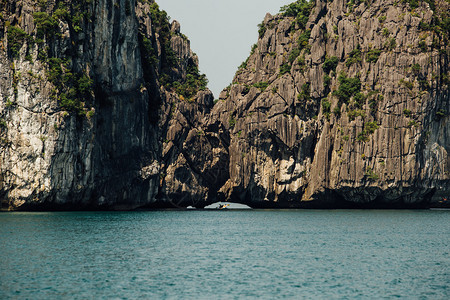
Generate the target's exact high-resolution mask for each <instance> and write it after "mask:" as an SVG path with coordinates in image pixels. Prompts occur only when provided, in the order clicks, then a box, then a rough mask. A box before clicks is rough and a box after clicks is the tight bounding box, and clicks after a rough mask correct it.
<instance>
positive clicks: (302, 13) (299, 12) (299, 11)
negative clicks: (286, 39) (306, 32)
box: [280, 0, 314, 29]
mask: <svg viewBox="0 0 450 300" xmlns="http://www.w3.org/2000/svg"><path fill="white" fill-rule="evenodd" d="M313 7H314V2H313V1H307V0H297V1H295V2H294V3H291V4H288V5H285V6H283V7H281V9H280V12H281V13H282V15H283V16H285V17H295V20H296V22H297V24H298V25H299V27H300V28H301V29H305V27H306V23H307V22H308V19H309V15H310V14H311V10H312V8H313Z"/></svg>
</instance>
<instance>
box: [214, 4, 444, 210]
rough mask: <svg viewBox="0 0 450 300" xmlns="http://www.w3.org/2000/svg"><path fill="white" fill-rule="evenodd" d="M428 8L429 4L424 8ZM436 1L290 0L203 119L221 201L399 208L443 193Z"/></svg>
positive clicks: (440, 27) (440, 29)
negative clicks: (219, 169)
mask: <svg viewBox="0 0 450 300" xmlns="http://www.w3.org/2000/svg"><path fill="white" fill-rule="evenodd" d="M430 5H431V6H430ZM448 18H449V2H448V1H441V0H438V1H394V0H383V1H347V0H334V1H312V2H311V3H308V2H307V1H297V2H295V3H293V4H291V5H288V6H286V7H284V8H283V9H282V12H281V13H280V14H278V15H275V16H272V15H270V14H268V15H267V16H266V17H265V19H264V21H263V23H261V24H260V25H259V28H260V29H259V40H258V42H257V44H255V45H254V46H253V48H252V51H251V55H250V56H249V58H248V59H247V60H246V61H245V62H244V63H243V64H242V65H241V67H240V68H239V70H238V72H237V73H236V75H235V77H234V79H233V82H232V84H231V85H230V86H229V87H228V88H227V89H225V90H224V91H223V92H222V93H221V95H220V101H219V102H218V103H217V104H216V106H215V107H214V109H213V110H212V112H211V115H210V116H208V120H207V121H206V125H205V126H206V128H208V129H206V130H207V131H208V130H209V131H214V130H215V128H217V127H218V126H223V127H224V128H225V129H226V132H227V135H229V140H230V143H229V146H227V147H226V151H227V152H229V179H228V181H227V182H226V184H224V185H223V186H222V187H221V189H220V195H221V199H228V200H230V201H233V202H240V203H245V204H248V205H250V206H252V207H358V206H361V207H371V206H372V207H384V206H385V207H408V206H421V205H423V206H427V205H429V204H430V203H432V202H433V203H437V202H438V201H439V200H441V199H442V197H444V196H446V195H447V196H448V195H449V194H450V157H449V154H450V120H449V114H450V99H449V96H450V92H449V62H448V57H449V46H448V45H449V31H448V30H449V19H448Z"/></svg>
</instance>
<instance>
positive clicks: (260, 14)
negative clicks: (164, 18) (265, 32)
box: [156, 0, 294, 98]
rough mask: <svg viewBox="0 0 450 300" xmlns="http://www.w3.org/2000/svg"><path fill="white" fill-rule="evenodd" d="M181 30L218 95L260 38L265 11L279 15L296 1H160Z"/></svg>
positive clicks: (160, 5) (213, 90) (210, 86)
mask: <svg viewBox="0 0 450 300" xmlns="http://www.w3.org/2000/svg"><path fill="white" fill-rule="evenodd" d="M156 2H157V3H158V5H159V7H160V8H161V9H163V10H165V11H166V12H167V14H168V15H169V16H170V17H171V20H177V21H179V22H180V24H181V32H182V33H184V34H185V35H186V36H187V37H188V38H189V39H190V40H191V49H192V51H194V52H195V53H197V55H198V57H199V60H200V71H201V72H202V73H205V74H206V76H207V77H208V79H209V84H208V86H209V88H210V89H211V91H212V92H213V93H214V97H215V98H218V97H219V93H220V91H222V89H224V88H225V87H227V86H228V84H230V83H231V81H232V80H233V76H234V73H236V70H237V68H238V66H239V65H240V64H241V63H242V62H243V61H244V60H245V59H246V58H247V57H248V56H249V54H250V48H251V46H252V45H253V44H255V43H256V42H257V40H258V27H257V25H258V24H259V23H261V21H262V20H263V19H264V16H265V15H266V13H268V12H269V13H271V14H276V13H278V12H279V11H280V7H281V6H283V5H286V4H289V3H291V2H294V0H157V1H156Z"/></svg>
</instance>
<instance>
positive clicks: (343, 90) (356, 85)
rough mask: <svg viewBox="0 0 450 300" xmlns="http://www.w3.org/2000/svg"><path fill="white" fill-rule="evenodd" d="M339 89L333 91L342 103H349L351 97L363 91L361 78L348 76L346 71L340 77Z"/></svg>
mask: <svg viewBox="0 0 450 300" xmlns="http://www.w3.org/2000/svg"><path fill="white" fill-rule="evenodd" d="M338 81H339V89H338V90H337V91H334V92H333V95H334V96H336V97H338V99H339V101H340V102H341V103H348V101H349V100H350V98H351V97H353V96H355V95H356V94H357V93H358V92H360V91H361V80H360V79H359V78H358V77H353V78H348V77H347V75H346V74H345V73H341V74H340V75H339V77H338Z"/></svg>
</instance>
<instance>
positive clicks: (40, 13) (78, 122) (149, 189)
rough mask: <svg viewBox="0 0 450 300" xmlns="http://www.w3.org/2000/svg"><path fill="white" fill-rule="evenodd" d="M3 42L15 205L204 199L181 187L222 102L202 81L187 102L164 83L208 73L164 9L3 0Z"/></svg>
mask: <svg viewBox="0 0 450 300" xmlns="http://www.w3.org/2000/svg"><path fill="white" fill-rule="evenodd" d="M0 37H1V41H0V43H1V50H0V72H1V78H0V95H1V96H0V97H1V101H0V117H1V124H0V126H1V134H0V136H1V144H0V147H1V157H0V198H1V200H2V208H3V209H88V208H89V209H92V208H95V209H111V208H118V209H129V208H136V207H173V204H172V203H173V202H174V200H173V199H174V197H172V196H173V195H182V196H183V197H184V198H183V199H184V200H183V205H184V206H187V205H192V204H193V203H192V202H189V201H192V200H193V199H194V200H195V201H197V199H198V197H196V194H194V193H193V189H195V186H193V185H192V184H191V185H190V186H191V187H192V189H191V190H186V189H185V187H184V186H182V185H181V184H180V183H179V181H178V180H180V178H178V177H179V176H183V178H181V179H183V180H184V181H186V180H188V179H189V180H191V181H195V176H196V175H195V174H192V172H191V171H190V169H188V165H187V164H189V163H190V162H189V161H188V159H189V158H187V157H185V155H184V154H183V143H184V140H185V139H187V138H188V133H189V131H190V129H193V128H195V126H197V123H198V122H199V120H200V118H201V117H202V116H203V115H204V114H206V113H208V111H209V109H210V108H211V107H212V105H213V97H212V94H211V92H210V91H208V90H206V89H205V90H203V91H199V92H198V93H197V90H199V89H204V88H203V87H202V88H199V87H198V86H197V85H196V84H195V82H194V83H193V84H190V85H189V87H190V88H191V89H193V92H192V93H191V94H192V97H191V99H181V98H182V97H180V96H178V95H177V94H176V93H175V92H174V91H171V90H167V89H166V88H165V87H164V86H163V85H162V84H161V83H160V81H161V78H164V82H165V85H166V86H169V85H170V84H172V83H174V82H175V81H178V82H180V83H185V82H186V81H187V79H189V78H187V77H189V76H191V77H192V76H194V77H195V78H194V79H197V77H199V76H200V75H199V74H198V69H197V63H198V59H197V58H196V56H195V55H194V54H193V53H192V51H191V50H190V48H189V41H188V40H187V38H186V37H185V36H183V35H182V34H181V33H180V26H179V24H178V23H177V22H173V23H172V25H171V26H170V24H169V23H168V18H167V16H166V15H165V13H164V12H162V11H160V10H159V9H158V6H157V5H156V4H155V3H154V2H153V1H139V2H137V3H136V1H134V0H117V1H111V0H96V1H84V0H80V1H62V2H60V3H59V4H58V6H55V3H54V2H53V1H48V2H47V3H46V4H45V5H43V6H39V4H38V3H37V2H36V1H31V0H24V1H19V2H17V1H2V5H1V17H0ZM188 69H189V70H188ZM189 74H190V75H189ZM203 79H204V81H205V80H206V79H205V78H203ZM167 139H170V140H171V142H169V143H166V142H165V141H166V140H167ZM175 163H177V164H178V167H174V166H173V165H174V164H175ZM183 164H184V166H185V169H183ZM180 168H181V169H182V171H180V170H179V169H180ZM186 168H187V169H186ZM188 183H189V182H188ZM195 190H196V191H198V192H197V194H198V193H202V190H201V189H199V190H197V189H195ZM185 193H189V195H191V194H192V196H191V197H187V196H185V195H184V194H185Z"/></svg>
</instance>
